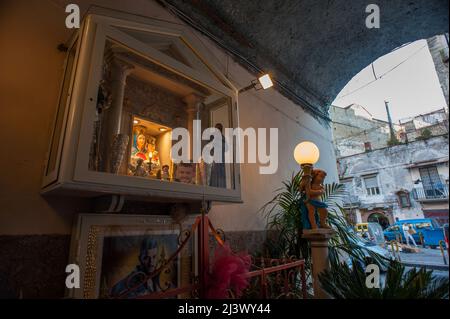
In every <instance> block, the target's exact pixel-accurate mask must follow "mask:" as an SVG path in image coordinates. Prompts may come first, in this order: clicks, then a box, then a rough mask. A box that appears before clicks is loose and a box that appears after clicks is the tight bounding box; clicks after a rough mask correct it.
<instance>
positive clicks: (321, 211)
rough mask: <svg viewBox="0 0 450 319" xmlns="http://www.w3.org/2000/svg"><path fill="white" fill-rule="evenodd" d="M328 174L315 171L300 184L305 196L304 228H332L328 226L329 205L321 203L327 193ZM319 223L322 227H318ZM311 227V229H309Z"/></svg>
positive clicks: (304, 177) (303, 207)
mask: <svg viewBox="0 0 450 319" xmlns="http://www.w3.org/2000/svg"><path fill="white" fill-rule="evenodd" d="M326 176H327V173H326V172H325V171H323V170H321V169H313V170H312V171H311V175H309V174H305V175H303V177H302V180H301V182H300V192H302V195H303V203H302V204H303V205H302V207H301V208H302V215H303V217H304V218H303V219H304V223H305V224H306V225H305V227H304V228H307V229H308V228H311V229H317V228H330V226H329V225H328V224H327V218H328V210H327V208H328V205H327V204H326V203H324V202H322V201H321V199H322V198H321V197H322V195H323V193H324V192H325V190H324V187H323V182H324V180H325V177H326ZM317 222H319V225H320V227H319V226H318V225H317V224H318V223H317ZM308 226H309V227H308Z"/></svg>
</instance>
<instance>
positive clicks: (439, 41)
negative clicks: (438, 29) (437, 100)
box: [427, 33, 449, 107]
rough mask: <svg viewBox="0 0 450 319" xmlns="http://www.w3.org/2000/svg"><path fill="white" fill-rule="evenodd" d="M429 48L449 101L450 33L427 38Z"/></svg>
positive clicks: (446, 98) (445, 95) (446, 99)
mask: <svg viewBox="0 0 450 319" xmlns="http://www.w3.org/2000/svg"><path fill="white" fill-rule="evenodd" d="M427 43H428V49H429V50H430V53H431V57H432V58H433V63H434V68H435V69H436V73H437V76H438V79H439V83H440V84H441V88H442V93H443V94H444V97H445V101H446V102H447V107H448V106H449V104H448V102H449V100H448V90H449V82H448V81H449V73H448V59H449V50H448V33H446V34H445V35H436V36H434V37H432V38H429V39H427Z"/></svg>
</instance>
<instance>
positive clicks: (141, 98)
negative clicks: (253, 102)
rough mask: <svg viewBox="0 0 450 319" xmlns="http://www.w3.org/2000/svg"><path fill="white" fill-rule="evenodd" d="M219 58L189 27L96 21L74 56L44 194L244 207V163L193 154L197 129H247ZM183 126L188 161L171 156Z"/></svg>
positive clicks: (71, 51)
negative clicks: (241, 168)
mask: <svg viewBox="0 0 450 319" xmlns="http://www.w3.org/2000/svg"><path fill="white" fill-rule="evenodd" d="M214 61H217V59H216V58H215V57H213V56H211V55H210V53H209V51H208V50H206V49H205V48H204V46H203V44H202V43H201V42H200V41H199V40H198V38H196V37H195V36H194V35H193V34H192V33H191V32H190V31H189V30H187V29H186V28H185V27H182V26H179V25H174V24H171V23H166V22H161V21H154V20H147V19H143V18H141V17H134V16H129V15H121V16H120V17H117V16H115V17H112V16H110V15H108V16H105V15H101V14H90V15H88V16H87V17H86V19H85V20H84V22H83V24H82V26H81V28H80V29H79V32H78V33H77V34H76V35H75V36H74V37H73V40H72V41H71V44H70V45H69V47H68V50H67V59H66V65H65V72H64V77H63V81H62V84H61V93H60V98H59V105H58V108H57V113H56V116H55V124H54V129H53V134H52V138H51V142H50V149H49V153H48V157H47V165H46V169H45V174H44V179H43V186H42V192H43V193H44V194H67V195H72V196H89V197H96V196H100V195H105V194H112V195H125V196H129V197H131V198H133V197H136V198H142V197H145V198H166V199H167V198H168V199H174V198H180V199H190V200H211V201H223V202H240V201H241V192H240V175H239V165H238V164H237V163H219V162H218V163H216V162H212V163H206V162H205V161H204V160H195V159H194V160H193V155H192V154H196V152H194V151H193V149H192V148H193V147H194V146H193V145H195V141H193V140H192V138H194V136H195V132H194V131H196V130H197V131H198V130H201V132H203V131H204V130H205V129H206V128H209V127H215V128H217V129H218V130H219V131H222V132H224V129H225V128H233V127H237V126H238V122H237V118H238V117H237V101H236V97H237V90H236V88H235V87H234V86H233V85H232V83H230V81H229V80H228V79H227V78H226V77H225V76H224V75H223V74H221V72H219V71H218V70H219V68H218V67H217V66H216V65H215V64H214ZM195 120H197V121H195ZM194 123H201V124H194ZM180 129H181V130H183V129H184V130H185V131H186V132H189V134H190V140H189V143H188V148H189V152H188V155H189V156H188V159H189V160H188V161H183V162H177V161H175V160H174V156H173V155H174V154H172V153H171V152H172V146H173V145H174V144H175V143H177V142H179V138H181V137H180V136H173V134H174V132H175V131H177V132H179V131H180ZM197 133H198V132H197ZM175 135H177V134H175ZM197 135H198V134H197ZM200 136H201V134H200ZM222 137H223V135H222ZM209 142H210V141H208V140H201V141H200V147H201V148H202V147H204V146H205V145H207V144H208V143H209ZM229 144H230V145H228V144H227V143H226V142H225V143H223V146H222V148H223V151H224V150H225V149H227V148H232V149H233V150H234V149H236V140H234V141H233V142H232V143H229ZM233 153H234V152H233Z"/></svg>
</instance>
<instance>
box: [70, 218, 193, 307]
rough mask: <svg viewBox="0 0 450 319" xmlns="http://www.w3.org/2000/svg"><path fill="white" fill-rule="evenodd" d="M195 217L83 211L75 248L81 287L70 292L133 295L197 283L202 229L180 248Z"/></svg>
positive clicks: (75, 295)
mask: <svg viewBox="0 0 450 319" xmlns="http://www.w3.org/2000/svg"><path fill="white" fill-rule="evenodd" d="M193 222H194V218H193V217H186V218H185V219H184V220H183V221H182V222H180V223H175V222H174V220H173V219H172V218H171V217H170V216H163V215H114V214H80V215H79V217H78V220H77V223H76V225H75V226H74V227H75V228H76V229H75V231H74V232H73V236H72V243H71V253H70V260H71V263H73V264H76V265H78V266H79V268H80V287H79V288H72V289H67V290H66V297H68V298H76V299H117V298H118V299H131V298H139V297H142V296H144V295H146V294H149V293H153V292H164V291H168V290H170V289H174V288H181V287H185V286H187V285H189V284H191V283H192V280H193V278H195V275H196V271H197V270H196V269H197V268H198V266H197V265H196V233H194V234H190V237H189V239H188V240H187V242H186V244H185V245H184V246H183V248H182V249H181V250H180V251H179V253H178V254H175V252H176V251H177V249H178V248H179V247H180V243H181V242H183V240H184V239H185V238H186V236H187V233H186V230H187V229H190V227H191V225H192V224H193ZM171 256H173V258H172V260H171V261H168V259H170V257H171ZM161 268H162V269H163V270H162V271H161V272H159V273H158V274H157V275H156V276H153V277H149V276H152V273H154V271H155V270H157V269H161ZM177 297H179V298H188V297H189V296H187V295H186V294H183V295H178V296H177ZM174 298H175V297H174Z"/></svg>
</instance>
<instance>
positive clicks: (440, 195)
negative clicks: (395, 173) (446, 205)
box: [412, 185, 448, 202]
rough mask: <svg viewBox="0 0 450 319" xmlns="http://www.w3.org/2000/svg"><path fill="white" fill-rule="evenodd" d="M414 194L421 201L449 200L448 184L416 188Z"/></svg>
mask: <svg viewBox="0 0 450 319" xmlns="http://www.w3.org/2000/svg"><path fill="white" fill-rule="evenodd" d="M412 195H413V198H414V199H415V200H417V201H419V202H420V201H438V200H448V185H439V186H434V187H420V188H415V189H413V191H412Z"/></svg>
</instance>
